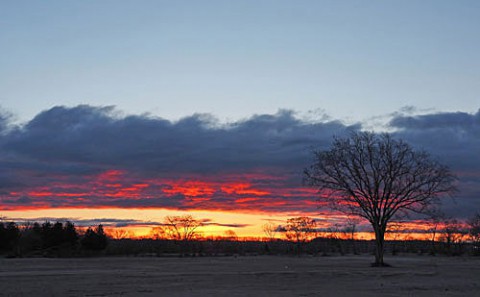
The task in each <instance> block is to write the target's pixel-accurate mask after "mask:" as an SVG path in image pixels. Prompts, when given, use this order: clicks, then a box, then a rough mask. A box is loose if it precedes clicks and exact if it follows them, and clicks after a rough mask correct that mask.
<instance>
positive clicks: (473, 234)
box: [467, 213, 480, 244]
mask: <svg viewBox="0 0 480 297" xmlns="http://www.w3.org/2000/svg"><path fill="white" fill-rule="evenodd" d="M467 224H468V234H469V235H470V238H471V239H472V241H473V242H474V243H476V244H478V243H480V213H476V214H475V215H474V216H473V217H472V218H470V219H469V220H468V221H467Z"/></svg>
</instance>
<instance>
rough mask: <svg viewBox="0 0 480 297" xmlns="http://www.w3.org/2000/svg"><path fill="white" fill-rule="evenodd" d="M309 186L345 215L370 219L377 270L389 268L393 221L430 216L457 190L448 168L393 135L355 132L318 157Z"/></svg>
mask: <svg viewBox="0 0 480 297" xmlns="http://www.w3.org/2000/svg"><path fill="white" fill-rule="evenodd" d="M304 178H305V182H306V184H308V185H311V186H314V187H316V188H318V189H319V193H320V195H321V199H325V200H326V201H328V202H330V205H331V207H333V208H334V209H337V210H339V211H342V212H344V213H346V214H353V215H356V216H360V217H362V218H365V219H367V220H368V221H369V222H370V224H371V225H372V227H373V230H374V232H375V241H376V251H375V263H374V264H373V265H375V266H384V265H385V264H384V261H383V254H384V238H385V232H386V230H387V226H388V223H389V221H390V220H391V219H392V217H394V216H396V215H401V214H402V215H407V214H408V213H409V212H416V213H426V212H427V211H428V209H429V208H430V207H432V206H434V205H435V204H436V203H437V202H439V200H438V197H439V196H440V195H442V194H449V193H452V192H453V191H454V190H455V187H454V185H453V183H454V181H455V176H454V175H453V174H452V173H451V172H450V170H449V168H448V167H446V166H444V165H442V164H440V163H439V162H437V161H435V160H433V159H432V158H431V157H430V155H429V154H428V153H426V152H423V151H415V150H414V149H413V148H412V147H410V145H408V144H407V143H405V142H403V141H401V140H396V139H393V137H392V136H391V135H390V134H387V133H385V134H381V135H377V134H374V133H371V132H355V133H352V134H351V135H350V137H347V138H335V139H334V142H333V145H332V147H331V148H330V149H329V150H324V151H314V162H313V164H312V165H311V166H310V167H309V168H307V169H305V171H304Z"/></svg>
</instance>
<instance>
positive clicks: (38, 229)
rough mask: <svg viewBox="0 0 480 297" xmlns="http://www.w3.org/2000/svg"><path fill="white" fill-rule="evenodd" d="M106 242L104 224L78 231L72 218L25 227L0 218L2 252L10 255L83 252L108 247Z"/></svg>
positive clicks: (58, 254) (59, 254)
mask: <svg viewBox="0 0 480 297" xmlns="http://www.w3.org/2000/svg"><path fill="white" fill-rule="evenodd" d="M107 244H108V238H107V235H106V234H105V232H104V230H103V227H102V225H99V226H97V227H95V228H88V229H86V230H85V231H84V232H79V231H78V230H77V228H76V227H75V225H74V224H73V223H72V222H65V223H61V222H56V223H51V222H45V223H43V224H40V223H31V224H27V225H25V226H22V227H19V226H18V224H16V223H14V222H7V223H5V222H0V253H1V254H4V255H6V256H9V257H28V256H47V257H49V256H82V255H89V254H93V253H94V252H98V251H102V250H105V248H106V247H107Z"/></svg>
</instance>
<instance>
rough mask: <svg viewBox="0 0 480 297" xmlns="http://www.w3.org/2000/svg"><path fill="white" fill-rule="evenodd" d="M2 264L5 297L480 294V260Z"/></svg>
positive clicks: (216, 259)
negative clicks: (373, 264)
mask: <svg viewBox="0 0 480 297" xmlns="http://www.w3.org/2000/svg"><path fill="white" fill-rule="evenodd" d="M372 260H373V258H372V257H371V256H343V257H341V256H337V257H286V256H283V257H280V256H257V257H253V256H252V257H197V258H128V257H125V258H74V259H46V258H34V259H0V288H1V290H0V296H480V278H479V272H480V270H479V267H480V258H478V257H450V258H446V257H430V256H397V257H387V258H386V261H387V262H389V263H391V264H392V265H393V266H394V267H391V268H371V267H369V263H370V262H371V261H372Z"/></svg>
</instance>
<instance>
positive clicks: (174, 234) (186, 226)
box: [163, 215, 202, 241]
mask: <svg viewBox="0 0 480 297" xmlns="http://www.w3.org/2000/svg"><path fill="white" fill-rule="evenodd" d="M200 226H202V222H200V221H199V220H197V219H195V218H193V217H192V216H191V215H184V216H167V217H165V219H164V225H163V228H164V234H165V236H166V237H167V239H174V240H180V241H190V240H193V239H195V238H196V237H197V236H198V230H197V229H198V227H200Z"/></svg>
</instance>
